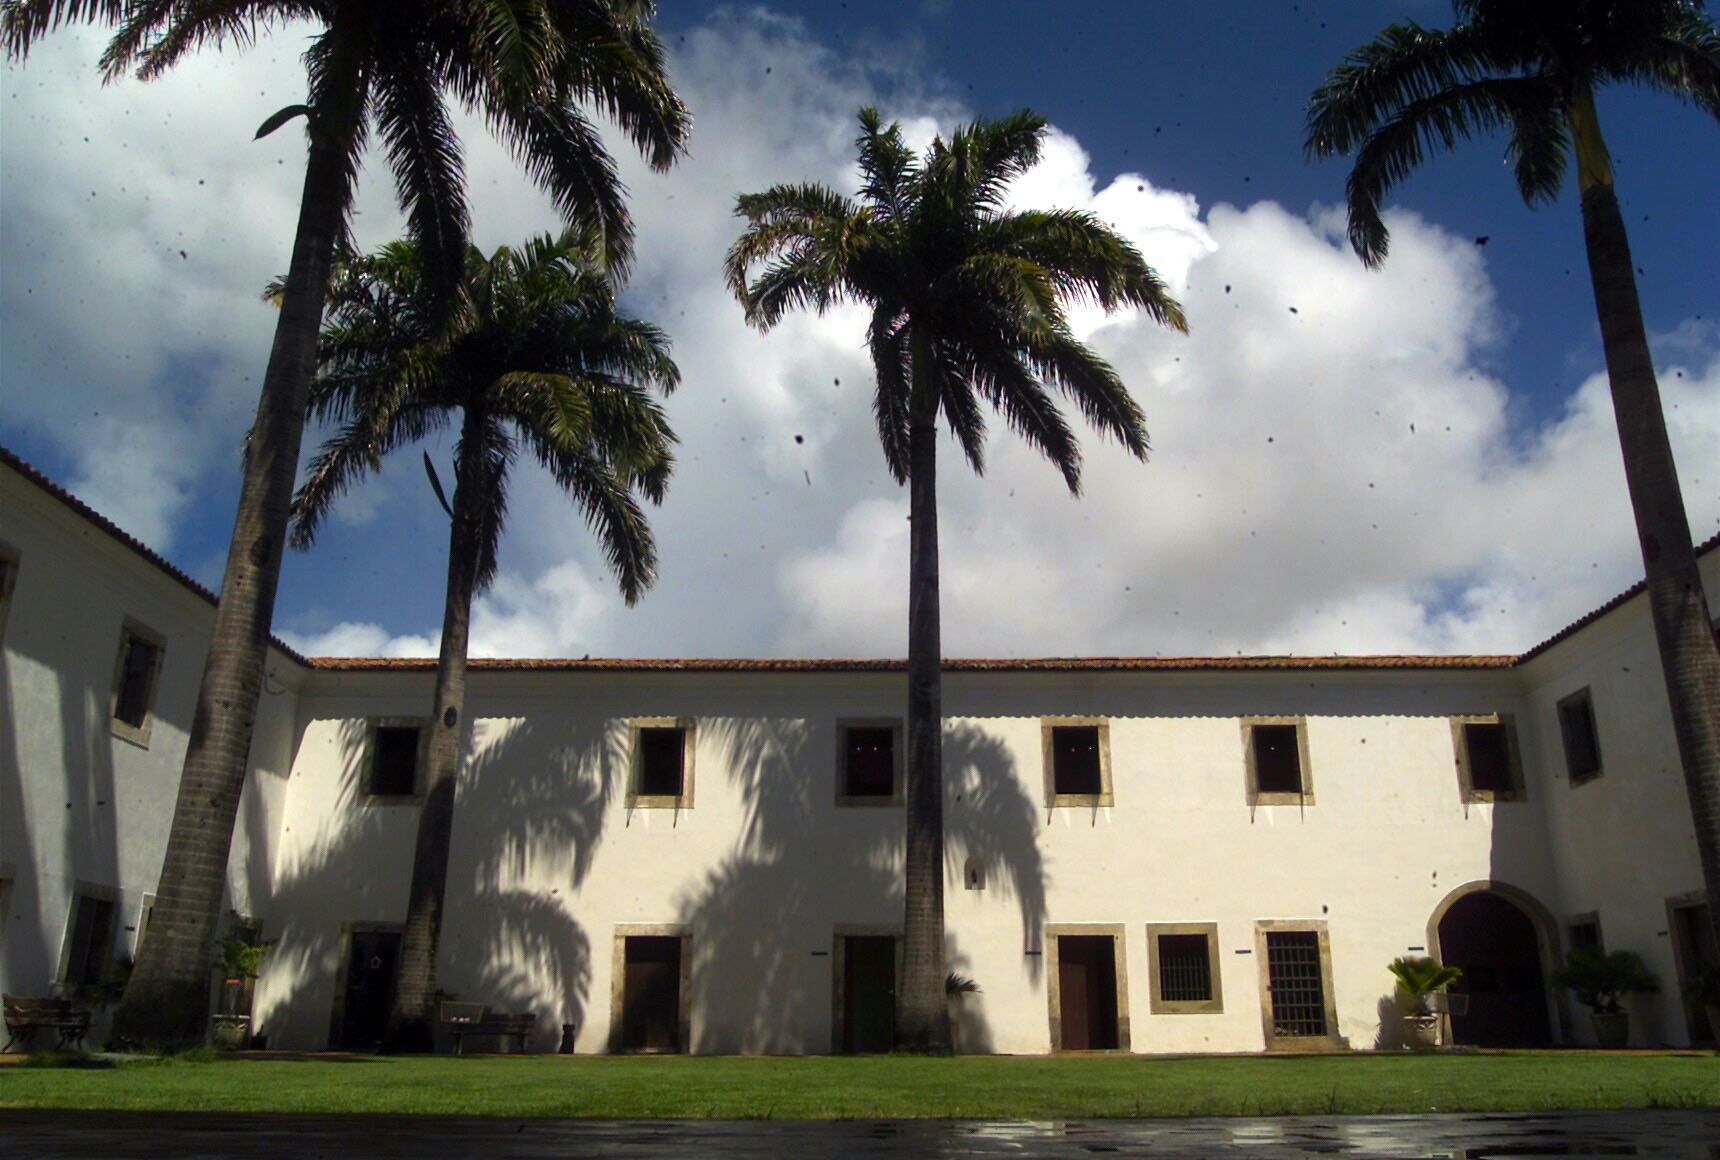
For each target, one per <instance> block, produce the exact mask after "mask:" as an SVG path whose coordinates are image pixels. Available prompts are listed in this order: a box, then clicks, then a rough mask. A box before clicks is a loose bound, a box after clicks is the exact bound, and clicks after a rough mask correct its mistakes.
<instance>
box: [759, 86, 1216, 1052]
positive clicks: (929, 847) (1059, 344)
mask: <svg viewBox="0 0 1720 1160" xmlns="http://www.w3.org/2000/svg"><path fill="white" fill-rule="evenodd" d="M860 130H861V131H860V137H859V139H858V141H857V142H856V144H857V146H858V149H859V155H860V173H861V180H862V185H861V189H860V197H859V200H858V201H856V200H854V199H851V198H847V197H844V196H842V195H841V194H839V193H836V192H834V191H832V190H830V189H828V188H826V187H824V186H821V185H816V184H806V185H778V186H775V187H773V188H771V189H768V190H766V191H764V192H763V193H754V194H745V195H742V196H741V197H740V199H739V200H738V202H737V204H736V212H737V213H738V214H739V215H740V216H742V217H744V218H746V221H747V228H746V231H745V232H744V233H743V234H742V235H741V237H740V238H739V239H738V240H737V241H736V242H735V244H734V245H733V246H732V247H731V248H730V250H729V253H728V258H727V263H726V264H727V271H728V281H729V286H730V288H731V289H732V290H733V291H734V293H735V295H736V296H737V297H738V298H739V299H740V301H741V304H742V305H743V306H744V307H745V309H746V317H747V321H748V322H750V323H751V324H752V325H754V326H756V327H758V328H759V329H760V330H769V329H770V328H771V327H772V326H774V325H776V323H777V322H778V321H779V320H780V319H781V318H782V317H783V315H784V314H786V313H787V312H788V311H790V310H792V309H795V308H799V307H811V308H812V309H814V310H817V311H819V312H821V313H822V312H823V311H824V310H826V309H828V308H829V307H831V306H833V305H835V304H837V303H839V302H844V301H854V302H861V303H864V304H866V305H867V306H869V307H871V310H872V319H871V325H870V327H869V329H868V331H867V341H868V342H869V344H870V348H871V355H872V365H873V369H874V371H875V372H876V374H877V379H878V384H877V393H876V395H875V396H874V400H873V411H874V414H875V416H876V418H877V425H878V438H879V441H880V443H881V444H882V445H883V449H884V459H885V462H886V463H887V464H888V465H889V468H890V473H891V474H892V475H894V476H895V478H896V482H897V483H905V484H907V485H908V510H909V519H910V521H911V535H910V540H909V549H908V573H909V580H908V778H907V780H908V792H907V810H906V813H907V818H906V825H907V853H906V863H905V867H904V881H903V893H904V895H905V899H906V905H905V915H904V920H903V924H902V934H903V967H902V992H901V996H900V999H899V1003H898V1008H899V1010H898V1017H897V1024H896V1026H897V1037H898V1040H899V1041H900V1042H901V1043H902V1044H903V1045H904V1046H907V1047H910V1048H915V1049H920V1050H942V1049H947V1048H948V1046H949V1028H948V1023H947V1006H946V1000H945V997H944V979H945V971H944V905H943V904H944V891H943V888H944V865H943V862H944V857H943V777H942V761H941V750H940V736H939V731H940V729H941V726H942V691H941V674H940V656H941V639H940V629H939V609H938V510H937V424H938V416H939V415H940V414H941V415H942V416H943V417H944V419H945V420H946V421H948V423H949V425H950V428H951V430H952V431H953V432H954V434H955V437H956V439H957V441H958V442H959V443H960V444H961V447H962V450H963V452H964V453H965V454H966V456H967V459H968V462H969V464H970V465H972V467H973V469H974V470H975V471H976V472H979V471H982V470H983V468H984V457H983V451H984V442H985V416H984V414H983V411H982V408H981V406H980V404H981V402H982V401H983V402H985V403H989V404H990V405H991V406H992V407H994V408H995V409H997V410H998V411H1001V412H1002V413H1003V416H1004V419H1005V420H1006V421H1007V422H1008V423H1009V425H1010V426H1011V427H1013V428H1014V429H1015V430H1016V431H1017V432H1018V433H1019V434H1020V435H1021V436H1022V438H1024V439H1026V440H1027V441H1028V443H1030V444H1031V445H1032V446H1034V447H1035V448H1037V449H1038V450H1039V451H1040V452H1041V453H1042V454H1043V455H1044V456H1045V457H1046V458H1047V459H1049V460H1050V461H1051V462H1052V464H1053V465H1055V466H1056V467H1057V468H1058V470H1060V471H1061V472H1062V473H1063V479H1064V482H1065V483H1067V484H1068V486H1069V490H1070V491H1071V492H1072V493H1075V494H1079V491H1080V483H1081V453H1080V450H1079V449H1078V448H1077V446H1076V443H1075V438H1074V435H1073V434H1072V433H1071V431H1070V429H1069V426H1068V425H1067V423H1065V421H1064V418H1063V416H1062V414H1061V413H1060V412H1059V411H1058V409H1057V406H1056V402H1055V400H1054V399H1053V398H1052V391H1056V392H1058V393H1061V394H1062V395H1064V396H1065V397H1066V398H1068V399H1069V400H1071V401H1072V402H1073V403H1074V404H1075V405H1076V407H1078V408H1079V409H1080V411H1081V413H1082V414H1083V415H1084V416H1086V418H1087V421H1088V422H1090V423H1092V424H1093V425H1094V426H1095V427H1097V428H1098V429H1099V430H1100V432H1101V433H1104V434H1109V435H1113V436H1115V437H1116V438H1117V440H1118V441H1119V442H1120V443H1121V444H1122V445H1123V447H1124V448H1126V449H1127V450H1128V451H1129V453H1130V454H1132V455H1134V456H1136V457H1138V458H1144V457H1145V456H1146V453H1147V435H1146V430H1145V428H1144V426H1143V423H1142V417H1141V411H1140V408H1139V407H1137V406H1136V405H1135V401H1134V400H1133V399H1132V398H1130V397H1129V393H1128V391H1127V390H1126V389H1125V387H1124V386H1123V383H1122V381H1121V380H1120V379H1119V378H1118V377H1117V374H1116V372H1115V371H1113V370H1112V369H1111V367H1110V366H1109V365H1107V364H1106V363H1105V362H1104V360H1102V359H1100V358H1099V357H1098V356H1097V355H1095V354H1094V353H1093V352H1092V351H1091V350H1089V349H1088V348H1087V347H1086V346H1084V345H1082V344H1081V343H1080V342H1078V341H1076V339H1075V338H1074V336H1073V335H1072V334H1071V333H1070V330H1069V326H1068V322H1067V319H1066V317H1065V315H1064V302H1065V300H1066V299H1080V300H1085V301H1090V302H1096V303H1098V304H1099V305H1100V306H1102V307H1104V308H1105V309H1107V310H1111V309H1117V308H1123V307H1135V308H1139V309H1141V310H1144V311H1146V312H1147V314H1148V315H1150V316H1151V317H1152V318H1154V319H1156V320H1157V321H1159V322H1162V323H1165V324H1167V325H1169V326H1174V327H1176V328H1177V329H1179V330H1181V329H1184V328H1185V327H1184V323H1183V316H1182V308H1181V307H1180V306H1178V305H1177V303H1176V301H1175V300H1174V299H1173V298H1172V297H1171V296H1170V294H1169V293H1168V292H1167V291H1166V289H1165V287H1164V284H1163V283H1162V282H1161V281H1160V280H1159V278H1158V275H1157V274H1155V273H1154V272H1153V270H1152V269H1151V268H1150V267H1149V266H1148V265H1147V264H1146V262H1145V261H1144V260H1143V259H1142V257H1141V255H1140V253H1139V252H1138V251H1137V250H1136V249H1135V248H1134V247H1133V246H1131V245H1130V244H1129V243H1128V242H1127V241H1125V240H1124V239H1123V238H1121V237H1120V236H1118V235H1117V234H1116V233H1114V232H1113V231H1112V230H1111V229H1109V228H1108V227H1106V226H1105V225H1103V224H1102V223H1100V222H1099V221H1098V220H1097V219H1096V218H1094V217H1093V216H1092V215H1090V214H1087V213H1083V212H1078V211H1074V210H1059V211H1053V212H1042V211H1020V212H1010V211H1009V210H1008V209H1007V208H1006V199H1007V193H1008V187H1009V183H1010V182H1011V180H1012V179H1014V178H1015V177H1016V176H1018V175H1019V174H1021V173H1023V172H1025V171H1026V170H1027V169H1028V168H1030V167H1031V166H1032V165H1033V164H1034V163H1035V162H1036V161H1037V160H1038V159H1039V150H1040V142H1041V140H1042V138H1043V137H1044V134H1045V119H1044V118H1043V117H1041V116H1039V115H1038V114H1036V113H1032V112H1028V111H1025V110H1024V111H1022V112H1018V113H1015V114H1013V115H1011V116H1008V117H1004V118H1002V119H1001V120H997V121H985V120H980V121H975V122H974V123H973V124H972V125H968V126H965V127H962V128H958V129H957V130H956V131H955V132H954V133H953V134H951V136H950V139H949V141H948V142H945V141H944V140H943V139H941V138H939V139H937V140H935V141H933V143H932V145H931V147H930V148H929V149H928V150H927V151H926V154H925V157H924V158H923V159H916V158H915V157H914V155H913V154H912V152H911V151H910V150H909V149H908V148H907V146H906V145H904V144H903V141H902V134H901V130H900V127H899V126H897V125H891V126H890V127H889V128H887V129H886V128H884V127H882V125H881V123H880V120H879V117H878V113H877V111H876V110H874V109H862V110H861V111H860ZM760 264H762V265H763V269H762V270H761V271H760V272H759V273H758V275H757V277H756V278H751V279H750V280H749V277H750V275H751V273H752V270H753V267H754V266H756V265H760Z"/></svg>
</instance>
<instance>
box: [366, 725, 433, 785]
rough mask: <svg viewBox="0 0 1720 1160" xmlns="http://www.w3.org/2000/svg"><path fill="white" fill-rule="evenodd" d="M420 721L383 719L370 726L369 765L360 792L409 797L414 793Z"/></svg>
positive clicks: (421, 733)
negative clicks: (362, 788)
mask: <svg viewBox="0 0 1720 1160" xmlns="http://www.w3.org/2000/svg"><path fill="white" fill-rule="evenodd" d="M423 752H424V724H423V722H422V721H419V720H417V719H415V718H383V719H382V720H379V721H374V722H372V723H371V726H370V768H369V769H368V770H367V771H366V776H365V780H364V792H365V793H366V794H368V795H370V796H371V797H373V798H409V797H412V796H414V795H415V794H417V793H418V767H419V765H420V764H422V762H421V758H422V757H423Z"/></svg>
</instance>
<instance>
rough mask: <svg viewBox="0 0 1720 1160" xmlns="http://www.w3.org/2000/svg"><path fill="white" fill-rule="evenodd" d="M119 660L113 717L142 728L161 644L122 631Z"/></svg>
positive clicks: (153, 683)
mask: <svg viewBox="0 0 1720 1160" xmlns="http://www.w3.org/2000/svg"><path fill="white" fill-rule="evenodd" d="M121 647H122V649H123V650H124V651H123V652H122V654H121V656H120V662H119V687H118V688H117V689H115V690H114V699H113V717H114V720H115V721H118V722H120V723H121V724H122V725H129V726H131V727H132V728H133V729H142V728H143V723H144V720H145V719H146V718H148V716H149V702H150V696H151V694H152V693H153V692H154V691H155V667H156V662H157V660H159V659H160V657H161V646H160V645H158V644H156V643H154V642H153V641H150V640H146V639H144V638H143V637H141V636H138V635H137V634H135V633H132V632H127V633H126V634H125V643H124V644H123V645H122V646H121Z"/></svg>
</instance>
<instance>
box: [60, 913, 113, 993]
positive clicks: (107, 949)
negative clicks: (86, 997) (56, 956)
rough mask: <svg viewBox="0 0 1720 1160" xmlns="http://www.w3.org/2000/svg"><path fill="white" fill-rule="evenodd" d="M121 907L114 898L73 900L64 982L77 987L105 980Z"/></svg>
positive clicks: (89, 985)
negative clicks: (116, 917)
mask: <svg viewBox="0 0 1720 1160" xmlns="http://www.w3.org/2000/svg"><path fill="white" fill-rule="evenodd" d="M117 909H118V904H116V903H115V902H114V900H113V899H111V898H96V897H94V896H92V895H88V894H78V895H76V896H75V897H73V899H72V913H71V921H70V923H69V924H68V925H67V928H66V955H65V960H64V963H65V965H64V967H63V968H62V969H61V971H60V981H61V982H63V983H66V984H68V985H70V986H73V987H93V986H95V985H96V984H98V983H100V982H101V981H102V973H103V972H104V971H105V970H106V969H107V964H108V959H110V958H112V957H113V920H114V912H115V911H116V910H117Z"/></svg>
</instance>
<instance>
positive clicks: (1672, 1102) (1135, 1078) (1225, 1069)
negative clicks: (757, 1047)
mask: <svg viewBox="0 0 1720 1160" xmlns="http://www.w3.org/2000/svg"><path fill="white" fill-rule="evenodd" d="M1717 1104H1720V1059H1717V1058H1716V1057H1714V1056H1713V1055H1708V1054H1699V1053H1694V1052H1691V1053H1657V1054H1645V1053H1602V1052H1499V1053H1486V1054H1472V1055H1470V1054H1466V1055H1397V1054H1383V1053H1382V1054H1366V1055H1341V1056H1305V1057H1288V1058H1281V1057H1262V1056H1223V1057H1188V1058H1154V1057H1142V1056H1124V1057H1081V1058H1069V1057H1027V1056H1014V1057H1012V1056H960V1057H954V1058H941V1059H939V1058H930V1059H928V1058H917V1057H911V1056H868V1057H859V1058H854V1057H839V1056H835V1057H833V1056H803V1057H792V1058H789V1057H733V1056H725V1057H702V1058H687V1057H662V1056H658V1057H637V1056H635V1057H628V1056H489V1057H483V1056H475V1057H462V1058H454V1057H448V1056H431V1057H399V1056H396V1057H381V1056H353V1057H342V1058H329V1057H320V1058H295V1059H281V1058H272V1059H271V1058H231V1057H216V1058H203V1059H196V1058H193V1059H164V1060H138V1061H133V1062H125V1063H121V1064H118V1065H117V1066H114V1067H110V1068H78V1067H16V1066H15V1067H4V1068H0V1107H3V1108H92V1109H93V1108H100V1109H115V1110H139V1111H144V1110H152V1111H230V1112H289V1113H358V1114H405V1115H424V1114H440V1115H473V1116H510V1117H543V1116H570V1117H596V1118H602V1119H656V1118H714V1119H773V1118H774V1119H875V1118H876V1119H908V1118H940V1119H942V1118H953V1119H1029V1120H1063V1119H1099V1118H1109V1117H1138V1116H1155V1117H1156V1116H1270V1115H1349V1114H1381V1113H1411V1112H1433V1111H1438V1112H1460V1111H1466V1112H1478V1111H1546V1110H1558V1109H1613V1108H1653V1107H1675V1108H1688V1107H1708V1106H1714V1105H1717Z"/></svg>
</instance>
